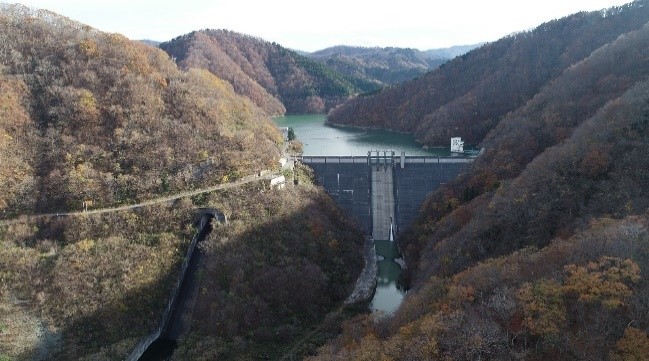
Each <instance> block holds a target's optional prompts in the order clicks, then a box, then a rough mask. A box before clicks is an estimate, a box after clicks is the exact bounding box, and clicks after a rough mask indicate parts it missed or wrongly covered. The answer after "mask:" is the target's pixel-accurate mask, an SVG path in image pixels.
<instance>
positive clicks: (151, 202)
mask: <svg viewBox="0 0 649 361" xmlns="http://www.w3.org/2000/svg"><path fill="white" fill-rule="evenodd" d="M275 177H277V175H276V174H266V175H263V176H261V177H260V176H257V175H250V176H246V177H243V178H241V179H238V180H236V181H234V182H229V183H223V184H217V185H215V186H211V187H207V188H202V189H196V190H193V191H187V192H181V193H177V194H174V195H171V196H165V197H160V198H154V199H150V200H148V201H144V202H141V203H136V204H129V205H125V206H119V207H111V208H102V209H92V210H89V211H86V212H84V211H77V212H58V213H42V214H32V215H24V216H22V217H20V218H14V219H6V220H0V224H10V223H15V222H20V221H24V220H25V219H37V218H47V217H59V216H81V215H87V214H100V213H110V212H119V211H126V210H130V209H136V208H142V207H146V206H150V205H154V204H159V203H165V202H170V201H173V200H176V199H180V198H186V197H192V196H195V195H198V194H203V193H210V192H214V191H217V190H222V189H230V188H235V187H240V186H242V185H244V184H248V183H252V182H257V181H259V180H269V179H272V178H275Z"/></svg>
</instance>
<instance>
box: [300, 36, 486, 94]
mask: <svg viewBox="0 0 649 361" xmlns="http://www.w3.org/2000/svg"><path fill="white" fill-rule="evenodd" d="M480 45H482V44H476V45H464V46H455V47H451V48H444V49H431V50H426V51H419V50H416V49H407V48H394V47H388V48H378V47H373V48H366V47H353V46H335V47H331V48H327V49H323V50H319V51H316V52H313V53H305V54H304V55H305V56H307V57H309V58H311V59H314V60H317V61H320V62H322V63H325V64H327V65H328V66H329V67H331V68H332V69H334V70H336V71H338V72H340V73H342V74H345V75H346V76H350V77H357V78H361V79H366V80H367V81H369V82H374V83H376V84H379V85H381V86H387V85H394V84H399V83H402V82H404V81H407V80H411V79H413V78H416V77H419V76H421V75H423V74H425V73H426V72H428V71H430V70H433V69H435V68H437V67H438V66H440V65H441V64H443V63H445V62H447V61H448V60H450V59H452V58H454V57H456V56H458V55H462V54H464V53H466V52H468V51H470V50H472V49H474V48H476V47H478V46H480Z"/></svg>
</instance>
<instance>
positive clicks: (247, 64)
mask: <svg viewBox="0 0 649 361" xmlns="http://www.w3.org/2000/svg"><path fill="white" fill-rule="evenodd" d="M160 48H161V49H163V50H165V51H166V52H167V53H169V55H171V56H172V57H174V58H175V59H176V61H177V62H178V64H180V65H181V67H183V68H186V69H189V68H199V69H207V70H209V71H210V72H212V73H213V74H215V75H216V76H218V77H219V78H221V79H225V80H226V81H228V82H229V83H230V84H232V86H233V87H234V90H235V91H236V92H237V93H239V94H242V95H245V96H246V97H248V98H250V99H252V101H253V102H254V103H255V104H257V105H258V106H259V107H261V108H262V109H264V110H265V111H266V112H267V113H268V114H270V115H282V114H284V113H285V112H288V113H291V114H301V113H322V112H325V111H326V110H328V109H330V108H331V107H333V106H335V105H338V104H340V103H342V102H343V101H345V100H347V99H349V98H350V97H351V96H352V95H355V94H358V93H363V92H367V91H373V90H376V89H378V86H377V85H376V84H374V83H372V82H370V81H367V80H364V79H359V78H355V77H346V76H343V75H342V74H341V73H338V72H336V71H335V70H333V69H331V68H330V67H328V66H326V65H324V64H321V63H319V62H316V61H313V60H311V59H309V58H307V57H305V56H303V55H299V54H298V53H297V52H295V51H292V50H289V49H286V48H284V47H282V46H280V45H278V44H275V43H270V42H267V41H264V40H261V39H258V38H255V37H252V36H247V35H243V34H238V33H235V32H232V31H227V30H201V31H195V32H192V33H189V34H186V35H183V36H180V37H177V38H175V39H173V40H171V41H168V42H165V43H162V44H160Z"/></svg>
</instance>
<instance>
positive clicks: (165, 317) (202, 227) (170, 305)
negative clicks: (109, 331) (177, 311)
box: [126, 214, 212, 361]
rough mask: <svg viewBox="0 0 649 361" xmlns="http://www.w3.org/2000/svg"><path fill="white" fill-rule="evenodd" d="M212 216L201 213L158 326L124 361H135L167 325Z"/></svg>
mask: <svg viewBox="0 0 649 361" xmlns="http://www.w3.org/2000/svg"><path fill="white" fill-rule="evenodd" d="M211 218H212V217H211V216H209V215H205V214H203V215H202V217H201V219H200V223H199V227H198V230H197V231H196V234H194V237H193V238H192V241H191V243H190V244H189V247H188V249H187V254H186V255H185V260H184V261H183V264H182V266H180V272H179V273H178V279H177V280H176V284H175V285H174V288H173V289H172V291H171V295H170V297H169V300H168V301H167V305H166V307H165V309H164V311H163V312H162V319H161V320H160V323H159V324H158V327H156V328H155V330H152V331H151V333H150V334H149V335H148V336H147V337H145V338H144V339H142V340H141V341H140V342H139V343H138V344H137V345H136V346H135V347H134V348H133V350H132V351H131V353H130V354H129V355H128V357H127V358H126V361H137V360H139V359H140V357H142V355H143V354H144V352H145V351H146V350H147V349H148V348H149V346H151V344H152V343H153V342H155V340H157V339H158V338H159V337H160V335H161V334H162V333H163V332H164V330H165V328H166V327H167V324H168V322H169V319H170V318H171V314H172V312H173V309H174V306H175V303H176V299H177V298H178V294H179V291H180V288H181V286H182V284H183V281H184V280H185V275H186V272H187V267H188V266H189V261H190V260H191V258H192V255H193V254H194V251H195V250H196V245H197V244H198V242H199V241H200V240H201V239H203V238H204V237H205V235H206V234H207V231H208V229H207V228H208V225H209V220H210V219H211Z"/></svg>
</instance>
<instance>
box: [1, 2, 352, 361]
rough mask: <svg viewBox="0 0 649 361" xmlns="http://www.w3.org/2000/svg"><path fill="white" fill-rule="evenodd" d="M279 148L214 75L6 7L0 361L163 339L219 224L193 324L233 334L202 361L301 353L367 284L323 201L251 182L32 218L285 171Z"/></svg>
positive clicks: (246, 103) (102, 356)
mask: <svg viewBox="0 0 649 361" xmlns="http://www.w3.org/2000/svg"><path fill="white" fill-rule="evenodd" d="M282 141H283V139H282V137H281V134H280V133H279V132H278V131H277V129H276V127H275V126H274V125H273V123H272V122H271V120H270V119H269V118H268V115H267V114H266V113H265V112H264V111H263V110H262V109H260V108H259V107H257V106H256V105H255V104H253V103H252V102H251V101H250V100H249V99H248V98H246V97H243V96H240V95H237V94H236V93H235V92H234V90H233V87H232V85H230V84H229V83H228V82H226V81H224V80H222V79H219V78H218V77H216V76H215V75H214V74H212V73H210V72H208V71H207V70H199V69H191V70H189V71H183V70H180V69H178V68H177V66H176V64H175V63H174V62H173V61H172V60H171V59H170V57H169V56H168V55H167V54H166V53H165V52H163V51H162V50H160V49H157V48H154V47H150V46H147V45H144V44H141V43H139V42H134V41H130V40H128V39H126V38H125V37H123V36H121V35H118V34H107V33H102V32H99V31H97V30H95V29H92V28H91V27H89V26H86V25H83V24H79V23H76V22H73V21H70V20H69V19H66V18H64V17H61V16H58V15H56V14H53V13H51V12H47V11H38V10H33V9H29V8H26V7H23V6H20V5H7V4H0V190H2V192H1V193H0V217H1V218H11V219H10V220H8V221H6V220H4V219H3V220H0V359H1V360H14V359H16V360H93V361H94V360H123V359H125V358H126V356H127V355H128V354H129V352H130V351H131V350H132V348H133V347H134V346H135V345H136V344H137V343H138V342H139V341H140V340H141V339H142V338H144V337H146V336H148V335H149V334H150V332H151V331H152V330H153V329H155V328H156V327H157V326H158V324H159V322H160V320H161V318H162V311H163V310H164V308H165V306H166V303H167V302H168V299H169V295H170V291H171V289H172V288H173V286H174V284H175V283H176V281H177V278H178V273H179V272H178V270H179V267H180V265H181V263H182V261H183V258H184V256H185V252H186V251H187V245H188V243H189V241H190V240H191V237H192V235H193V233H194V231H195V229H194V225H193V224H192V221H193V219H194V217H195V212H196V209H197V208H199V207H210V206H212V207H219V208H220V209H222V210H223V211H224V212H226V214H227V216H228V218H229V220H230V223H229V224H228V225H227V226H223V227H221V228H220V229H219V230H218V233H214V234H213V239H211V240H209V241H207V242H206V245H207V248H206V250H205V252H206V253H207V254H206V256H205V259H206V260H207V262H208V264H218V265H219V266H222V267H223V268H220V269H218V270H214V269H212V268H210V269H207V270H206V271H205V272H207V273H206V274H208V275H209V280H210V282H213V283H210V289H209V292H208V291H207V289H205V288H203V291H204V292H203V291H202V293H201V296H199V298H198V301H197V302H198V304H199V305H200V307H201V308H200V310H201V313H200V314H199V313H197V314H196V317H197V319H201V321H202V322H205V324H209V325H210V326H211V325H214V324H217V323H219V322H222V320H223V318H224V317H225V318H226V319H227V322H226V323H227V324H224V326H223V327H222V328H220V329H219V333H218V334H213V333H210V332H208V331H206V332H204V333H207V334H208V336H209V337H212V336H213V338H209V339H206V342H205V343H202V344H201V346H206V347H207V350H206V349H203V348H201V349H197V350H194V354H197V355H201V354H205V355H210V354H219V355H228V357H229V358H231V359H234V358H236V355H237V354H238V352H237V347H244V348H245V347H246V346H247V345H254V346H255V349H254V351H258V350H264V352H267V351H268V350H270V351H272V352H281V349H278V348H277V347H276V346H277V345H280V344H281V345H283V346H284V347H288V346H290V342H291V340H292V339H293V338H294V336H295V335H298V334H302V333H303V332H306V331H305V330H307V329H309V328H310V327H311V326H312V325H313V324H314V323H319V322H321V321H322V319H323V318H324V315H325V314H327V313H328V312H329V311H331V309H332V308H334V307H337V306H338V305H339V304H340V302H342V301H343V300H344V298H345V297H346V294H347V293H348V292H350V288H351V287H353V283H354V281H355V277H356V275H357V274H358V273H359V272H360V268H361V267H362V254H361V252H362V237H361V235H360V234H359V233H358V231H357V230H355V229H354V227H353V225H352V224H350V223H349V222H347V221H345V220H344V219H343V215H342V213H341V212H340V210H339V209H338V208H336V205H335V204H334V203H333V201H332V200H331V199H330V198H328V197H327V196H326V194H325V193H324V191H323V190H322V189H320V188H316V187H313V186H309V185H301V186H299V187H291V188H290V189H287V190H285V191H272V190H269V189H268V186H267V185H265V184H264V183H262V182H256V183H252V184H250V185H248V186H246V187H240V188H237V189H232V190H229V191H227V192H219V193H217V194H215V195H211V194H202V195H200V196H195V197H191V198H183V199H179V200H176V201H173V202H168V203H164V204H157V205H151V206H146V207H140V208H138V209H132V210H123V211H119V212H110V213H103V214H89V213H87V214H86V213H83V214H77V215H74V216H71V215H70V216H51V217H41V218H37V217H22V215H31V214H34V213H44V212H54V213H56V212H66V211H75V210H76V211H78V210H82V209H83V204H84V203H86V205H88V202H90V203H91V204H90V205H89V207H90V209H94V208H103V207H108V206H113V205H118V204H133V203H137V202H138V201H141V200H147V199H151V198H155V197H157V196H160V195H165V194H171V193H177V192H181V191H185V190H189V189H193V188H203V187H206V186H208V185H215V184H221V183H226V182H230V181H232V180H236V179H238V178H240V177H241V176H244V175H250V174H254V173H257V172H258V171H260V170H266V169H271V170H277V171H278V170H279V169H278V162H277V160H278V158H279V154H280V151H279V149H280V146H281V143H282ZM287 175H288V174H287ZM304 178H307V177H304ZM305 215H306V216H305ZM294 250H298V251H299V252H293V251H294ZM223 252H225V253H226V254H225V255H223V254H222V253H223ZM217 262H218V263H217ZM241 264H243V265H246V266H247V268H245V269H244V268H239V267H238V266H239V265H241ZM260 271H261V272H262V273H260ZM268 274H272V275H274V276H275V277H274V278H273V279H272V280H270V281H269V278H268ZM298 276H299V277H298ZM271 281H272V282H271ZM305 283H307V284H306V285H307V286H308V287H304V289H298V288H299V287H301V286H303V285H304V284H305ZM271 284H272V286H273V287H275V288H274V289H272V290H269V292H267V293H264V294H257V293H255V291H256V290H257V289H258V288H260V285H261V286H268V285H271ZM212 286H214V287H213V288H212ZM298 292H299V294H301V295H304V296H308V297H306V298H304V299H296V298H295V297H293V296H294V295H295V294H297V293H298ZM228 297H230V299H232V300H233V302H232V303H229V304H228V307H227V308H226V309H221V307H220V306H217V305H218V304H219V303H220V302H224V301H223V300H224V299H227V298H228ZM305 302H306V304H305ZM314 305H316V307H312V306H314ZM215 307H218V308H215ZM251 309H254V310H255V312H256V313H255V314H254V317H252V319H251V318H245V317H240V316H241V315H245V314H248V312H249V311H250V310H251ZM270 310H273V311H275V310H276V311H277V312H270ZM221 311H223V312H221ZM265 311H269V312H268V313H266V314H262V313H264V312H265ZM206 328H209V327H207V326H205V327H204V328H203V330H204V329H206ZM277 329H281V330H284V331H283V332H282V333H281V334H280V335H279V336H277V337H276V336H274V333H273V331H274V330H277ZM204 333H203V334H204ZM190 339H191V338H190ZM211 341H214V343H211V344H210V343H209V342H211ZM217 343H218V344H217ZM206 357H207V358H208V359H213V358H210V357H209V356H206ZM219 359H223V358H221V357H219Z"/></svg>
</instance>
